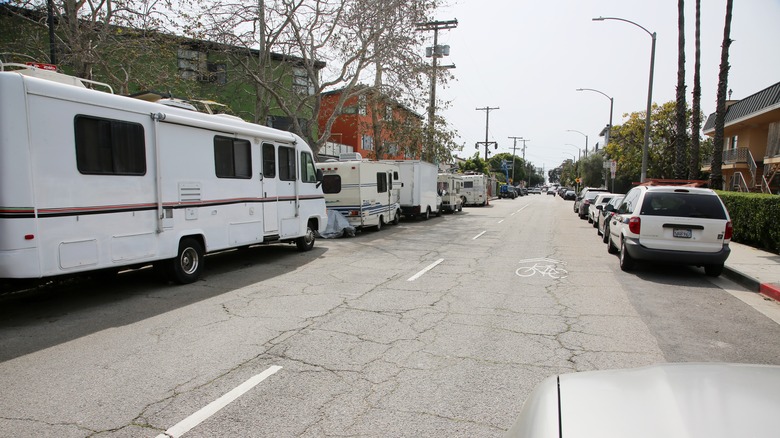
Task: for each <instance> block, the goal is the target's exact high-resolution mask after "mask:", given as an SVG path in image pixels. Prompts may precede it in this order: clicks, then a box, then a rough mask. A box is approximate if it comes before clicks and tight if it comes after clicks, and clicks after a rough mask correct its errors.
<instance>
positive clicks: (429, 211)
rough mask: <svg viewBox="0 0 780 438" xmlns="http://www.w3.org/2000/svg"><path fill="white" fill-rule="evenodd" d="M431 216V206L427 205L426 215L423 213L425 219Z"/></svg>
mask: <svg viewBox="0 0 780 438" xmlns="http://www.w3.org/2000/svg"><path fill="white" fill-rule="evenodd" d="M430 218H431V207H425V215H423V220H426V221H427V220H428V219H430Z"/></svg>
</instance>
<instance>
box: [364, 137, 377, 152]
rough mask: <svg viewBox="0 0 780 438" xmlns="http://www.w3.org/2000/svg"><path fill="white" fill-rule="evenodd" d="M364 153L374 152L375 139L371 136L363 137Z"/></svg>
mask: <svg viewBox="0 0 780 438" xmlns="http://www.w3.org/2000/svg"><path fill="white" fill-rule="evenodd" d="M361 149H363V150H364V151H373V150H374V137H371V136H370V135H363V141H362V147H361Z"/></svg>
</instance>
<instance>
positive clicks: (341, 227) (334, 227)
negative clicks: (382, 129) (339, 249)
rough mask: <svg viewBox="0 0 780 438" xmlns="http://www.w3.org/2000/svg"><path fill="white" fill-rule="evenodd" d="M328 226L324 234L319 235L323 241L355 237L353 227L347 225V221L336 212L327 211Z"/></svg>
mask: <svg viewBox="0 0 780 438" xmlns="http://www.w3.org/2000/svg"><path fill="white" fill-rule="evenodd" d="M327 211H328V226H327V227H325V232H323V233H320V236H322V237H323V238H325V239H335V238H337V237H344V236H346V237H353V236H354V235H355V227H353V226H352V225H350V224H349V222H348V221H347V219H346V218H345V217H344V216H342V215H341V213H339V212H337V211H336V210H331V209H328V210H327Z"/></svg>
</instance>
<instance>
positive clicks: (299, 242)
mask: <svg viewBox="0 0 780 438" xmlns="http://www.w3.org/2000/svg"><path fill="white" fill-rule="evenodd" d="M295 246H297V247H298V251H309V250H311V249H312V248H314V230H312V229H311V225H306V234H304V235H303V236H301V237H299V238H297V239H295Z"/></svg>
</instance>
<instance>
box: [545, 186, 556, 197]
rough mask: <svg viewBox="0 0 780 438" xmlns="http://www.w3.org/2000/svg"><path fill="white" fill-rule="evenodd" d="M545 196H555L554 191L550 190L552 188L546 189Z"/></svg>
mask: <svg viewBox="0 0 780 438" xmlns="http://www.w3.org/2000/svg"><path fill="white" fill-rule="evenodd" d="M547 194H548V195H553V196H555V189H552V188H550V189H547Z"/></svg>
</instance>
